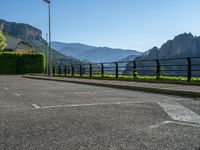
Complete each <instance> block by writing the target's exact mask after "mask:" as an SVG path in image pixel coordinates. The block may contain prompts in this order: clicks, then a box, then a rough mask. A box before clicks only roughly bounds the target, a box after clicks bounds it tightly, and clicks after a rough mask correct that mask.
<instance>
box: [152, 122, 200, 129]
mask: <svg viewBox="0 0 200 150" xmlns="http://www.w3.org/2000/svg"><path fill="white" fill-rule="evenodd" d="M166 124H177V125H182V126H191V127H197V128H200V125H198V124H192V123H185V122H179V121H163V122H160V123H157V124H155V125H151V126H149V130H151V129H156V128H159V127H161V126H163V125H166Z"/></svg>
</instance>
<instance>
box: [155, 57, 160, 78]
mask: <svg viewBox="0 0 200 150" xmlns="http://www.w3.org/2000/svg"><path fill="white" fill-rule="evenodd" d="M156 79H157V80H159V79H160V62H159V60H158V59H156Z"/></svg>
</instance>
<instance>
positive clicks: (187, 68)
mask: <svg viewBox="0 0 200 150" xmlns="http://www.w3.org/2000/svg"><path fill="white" fill-rule="evenodd" d="M52 70H53V75H58V76H69V75H70V76H89V77H97V76H98V77H105V76H108V77H109V76H112V77H115V78H119V77H123V76H124V77H127V78H137V77H139V76H149V77H155V79H157V80H159V79H160V77H161V76H167V77H184V78H187V81H188V82H190V81H191V79H192V78H199V77H200V57H188V58H171V59H155V60H138V61H137V60H135V61H125V62H105V63H91V64H71V65H66V66H54V67H53V69H52Z"/></svg>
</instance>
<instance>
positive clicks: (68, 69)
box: [67, 66, 70, 75]
mask: <svg viewBox="0 0 200 150" xmlns="http://www.w3.org/2000/svg"><path fill="white" fill-rule="evenodd" d="M67 75H70V66H67Z"/></svg>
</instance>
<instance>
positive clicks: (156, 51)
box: [137, 33, 200, 59]
mask: <svg viewBox="0 0 200 150" xmlns="http://www.w3.org/2000/svg"><path fill="white" fill-rule="evenodd" d="M190 56H200V37H198V36H194V35H193V34H192V33H183V34H179V35H177V36H175V37H174V38H173V39H172V40H168V41H167V42H166V43H164V44H163V45H162V46H161V47H160V48H157V47H153V48H152V49H150V50H148V51H146V52H145V53H143V55H142V56H140V57H138V58H137V59H157V58H158V59H159V58H161V59H162V58H173V57H190Z"/></svg>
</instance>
